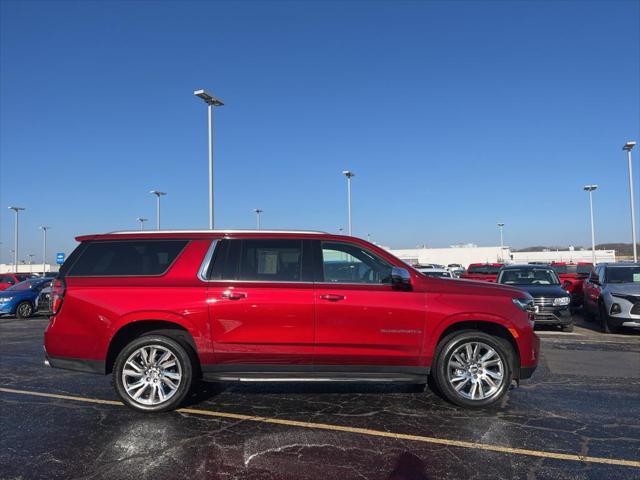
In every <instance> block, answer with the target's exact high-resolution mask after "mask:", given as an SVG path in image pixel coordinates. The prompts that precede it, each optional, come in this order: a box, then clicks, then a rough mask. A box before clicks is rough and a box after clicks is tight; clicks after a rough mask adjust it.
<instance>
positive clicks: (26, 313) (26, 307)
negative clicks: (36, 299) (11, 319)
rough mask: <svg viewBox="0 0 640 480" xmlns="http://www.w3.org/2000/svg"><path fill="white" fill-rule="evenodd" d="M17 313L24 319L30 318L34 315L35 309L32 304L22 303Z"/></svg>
mask: <svg viewBox="0 0 640 480" xmlns="http://www.w3.org/2000/svg"><path fill="white" fill-rule="evenodd" d="M16 313H17V314H18V316H20V317H22V318H26V317H30V316H31V314H32V313H33V307H32V306H31V304H30V303H27V302H24V303H21V304H20V305H18V311H17V312H16Z"/></svg>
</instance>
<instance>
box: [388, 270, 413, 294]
mask: <svg viewBox="0 0 640 480" xmlns="http://www.w3.org/2000/svg"><path fill="white" fill-rule="evenodd" d="M391 286H392V287H393V289H394V290H411V274H410V273H409V270H405V269H404V268H401V267H393V268H392V269H391Z"/></svg>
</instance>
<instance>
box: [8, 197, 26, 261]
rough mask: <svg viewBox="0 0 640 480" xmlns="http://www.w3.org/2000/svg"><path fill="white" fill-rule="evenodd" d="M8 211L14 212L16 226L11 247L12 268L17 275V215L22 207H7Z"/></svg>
mask: <svg viewBox="0 0 640 480" xmlns="http://www.w3.org/2000/svg"><path fill="white" fill-rule="evenodd" d="M9 210H13V211H14V212H16V226H15V230H16V231H15V236H14V246H13V253H14V257H13V266H14V268H15V273H18V216H19V213H20V212H21V211H22V210H24V208H23V207H9Z"/></svg>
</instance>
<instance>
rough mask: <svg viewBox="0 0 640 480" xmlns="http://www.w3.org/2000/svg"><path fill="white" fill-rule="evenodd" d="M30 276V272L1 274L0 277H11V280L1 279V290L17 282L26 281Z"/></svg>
mask: <svg viewBox="0 0 640 480" xmlns="http://www.w3.org/2000/svg"><path fill="white" fill-rule="evenodd" d="M29 277H30V275H29V274H26V273H18V274H15V273H2V274H0V279H1V280H5V279H11V281H10V282H6V281H0V290H6V289H7V288H9V287H13V286H14V285H15V284H16V283H20V282H24V281H25V280H27V279H28V278H29Z"/></svg>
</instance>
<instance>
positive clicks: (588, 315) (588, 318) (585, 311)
mask: <svg viewBox="0 0 640 480" xmlns="http://www.w3.org/2000/svg"><path fill="white" fill-rule="evenodd" d="M582 316H583V317H584V321H585V322H589V323H593V320H594V315H593V312H592V311H591V310H590V309H589V307H588V306H587V301H586V300H585V302H584V306H583V307H582Z"/></svg>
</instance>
